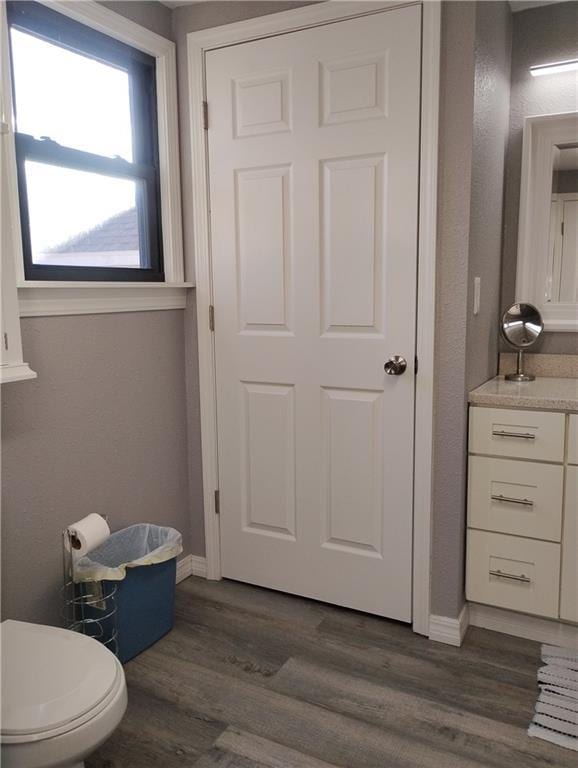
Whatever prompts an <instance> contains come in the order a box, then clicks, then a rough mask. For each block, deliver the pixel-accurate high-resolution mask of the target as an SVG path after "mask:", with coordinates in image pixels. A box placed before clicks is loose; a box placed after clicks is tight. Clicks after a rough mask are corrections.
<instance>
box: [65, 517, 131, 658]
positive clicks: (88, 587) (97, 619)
mask: <svg viewBox="0 0 578 768" xmlns="http://www.w3.org/2000/svg"><path fill="white" fill-rule="evenodd" d="M103 517H104V519H105V520H106V519H107V517H106V515H103ZM79 545H80V542H79V541H78V539H77V538H76V536H75V535H74V533H72V532H71V531H69V530H68V528H65V529H64V530H63V531H62V570H63V587H62V596H63V618H64V620H65V622H66V628H67V629H70V630H72V631H73V632H79V633H80V634H83V635H87V636H88V637H93V638H94V639H95V640H98V641H100V642H101V643H102V644H103V645H105V646H106V647H107V648H109V649H110V650H111V651H112V652H113V653H114V654H115V655H118V625H117V604H116V592H117V586H116V584H115V583H114V582H112V581H77V580H76V578H75V575H76V574H75V556H74V553H75V551H77V550H78V549H79Z"/></svg>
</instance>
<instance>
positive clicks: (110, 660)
mask: <svg viewBox="0 0 578 768" xmlns="http://www.w3.org/2000/svg"><path fill="white" fill-rule="evenodd" d="M116 675H117V660H116V657H115V656H114V654H113V653H111V651H109V650H108V649H107V648H105V647H104V646H103V645H101V644H100V643H99V642H98V641H96V640H93V639H92V638H90V637H85V636H84V635H80V634H78V633H76V632H70V631H69V630H67V629H59V628H57V627H46V626H43V625H41V624H27V623H25V622H22V621H12V620H8V621H4V622H2V734H5V735H24V734H34V733H41V732H44V731H50V730H53V729H55V728H58V727H59V726H62V725H65V724H66V723H69V722H70V721H72V720H75V719H76V718H78V717H82V715H84V714H86V713H87V712H89V711H90V710H91V709H94V708H95V707H97V706H98V704H99V703H100V702H101V701H102V700H103V699H104V698H105V697H106V696H107V694H108V693H109V692H110V690H111V689H112V687H113V685H114V683H115V679H116Z"/></svg>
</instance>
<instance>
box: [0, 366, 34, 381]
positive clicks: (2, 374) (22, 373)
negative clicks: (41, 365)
mask: <svg viewBox="0 0 578 768" xmlns="http://www.w3.org/2000/svg"><path fill="white" fill-rule="evenodd" d="M35 378H36V373H35V371H33V370H32V369H31V368H30V366H29V365H28V363H6V364H5V365H0V384H10V382H12V381H26V380H27V379H35Z"/></svg>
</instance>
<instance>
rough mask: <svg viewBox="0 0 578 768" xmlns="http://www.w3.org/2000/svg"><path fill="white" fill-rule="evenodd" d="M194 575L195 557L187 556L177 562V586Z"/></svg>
mask: <svg viewBox="0 0 578 768" xmlns="http://www.w3.org/2000/svg"><path fill="white" fill-rule="evenodd" d="M192 575H193V556H192V555H185V556H184V557H181V559H180V560H177V578H176V582H177V584H180V583H181V581H184V580H185V579H188V578H189V576H192Z"/></svg>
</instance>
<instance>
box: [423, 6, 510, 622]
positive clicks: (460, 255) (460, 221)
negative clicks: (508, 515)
mask: <svg viewBox="0 0 578 768" xmlns="http://www.w3.org/2000/svg"><path fill="white" fill-rule="evenodd" d="M510 16H511V12H510V9H509V6H508V4H507V3H506V2H482V3H468V2H452V3H445V4H444V6H443V17H442V61H441V101H440V144H439V152H440V155H439V169H438V173H439V177H438V195H439V208H438V249H437V269H438V273H437V317H436V358H435V359H436V372H435V402H436V410H435V437H434V520H433V540H432V613H434V614H437V615H441V616H451V617H456V616H457V615H458V614H459V612H460V610H461V607H462V605H463V602H464V561H465V527H466V478H467V469H466V467H467V439H468V424H467V417H468V408H467V396H468V392H469V391H470V389H472V388H473V387H475V386H477V385H478V384H481V383H482V382H483V381H486V380H487V379H489V378H491V377H492V376H494V375H495V374H496V373H497V370H498V367H497V366H498V337H497V316H498V309H499V294H500V265H501V249H502V191H503V175H504V157H505V148H506V138H507V133H508V108H509V70H510V49H511V45H510V43H511V26H510ZM476 276H479V277H481V279H482V301H481V311H480V314H479V315H477V316H474V315H473V280H474V277H476Z"/></svg>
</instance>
